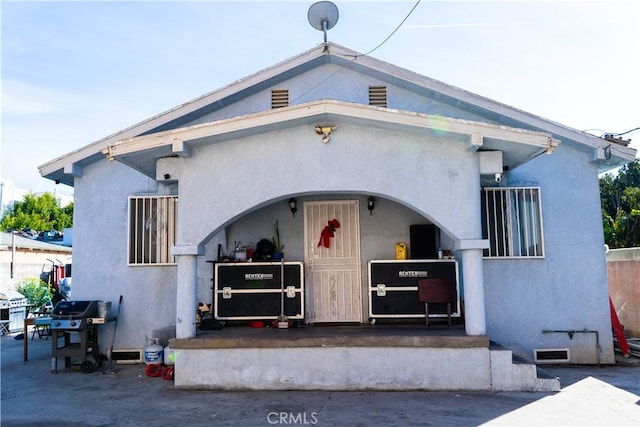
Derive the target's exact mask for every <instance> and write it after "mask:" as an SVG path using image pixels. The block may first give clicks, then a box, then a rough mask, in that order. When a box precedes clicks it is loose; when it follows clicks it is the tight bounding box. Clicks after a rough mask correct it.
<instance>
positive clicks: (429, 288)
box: [418, 277, 458, 326]
mask: <svg viewBox="0 0 640 427" xmlns="http://www.w3.org/2000/svg"><path fill="white" fill-rule="evenodd" d="M418 300H419V301H420V302H423V303H424V311H425V315H426V316H425V317H426V324H427V326H429V304H446V306H447V323H448V325H449V326H451V304H453V303H455V302H457V300H458V296H457V293H456V284H455V281H453V280H451V279H442V278H435V277H434V278H428V279H420V280H418Z"/></svg>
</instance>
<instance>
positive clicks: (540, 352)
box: [533, 348, 571, 363]
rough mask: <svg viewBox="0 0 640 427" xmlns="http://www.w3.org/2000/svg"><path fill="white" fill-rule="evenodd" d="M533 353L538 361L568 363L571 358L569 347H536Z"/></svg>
mask: <svg viewBox="0 0 640 427" xmlns="http://www.w3.org/2000/svg"><path fill="white" fill-rule="evenodd" d="M533 355H534V360H535V362H536V363H567V362H569V361H570V360H571V358H570V357H569V349H568V348H536V349H534V350H533Z"/></svg>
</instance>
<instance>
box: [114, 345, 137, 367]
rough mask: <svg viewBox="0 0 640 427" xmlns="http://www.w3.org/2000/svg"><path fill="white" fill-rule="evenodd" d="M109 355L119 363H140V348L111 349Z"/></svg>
mask: <svg viewBox="0 0 640 427" xmlns="http://www.w3.org/2000/svg"><path fill="white" fill-rule="evenodd" d="M111 357H112V358H113V360H115V362H116V363H117V364H119V365H134V364H136V363H142V350H139V349H126V350H113V352H112V353H111Z"/></svg>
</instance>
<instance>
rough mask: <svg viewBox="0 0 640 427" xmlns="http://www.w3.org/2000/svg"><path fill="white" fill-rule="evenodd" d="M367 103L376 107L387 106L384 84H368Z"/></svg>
mask: <svg viewBox="0 0 640 427" xmlns="http://www.w3.org/2000/svg"><path fill="white" fill-rule="evenodd" d="M369 105H373V106H376V107H386V106H387V87H386V86H369Z"/></svg>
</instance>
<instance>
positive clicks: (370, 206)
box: [367, 196, 376, 215]
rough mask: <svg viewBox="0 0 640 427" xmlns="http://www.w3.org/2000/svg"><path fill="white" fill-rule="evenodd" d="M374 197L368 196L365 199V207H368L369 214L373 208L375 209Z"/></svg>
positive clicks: (371, 213)
mask: <svg viewBox="0 0 640 427" xmlns="http://www.w3.org/2000/svg"><path fill="white" fill-rule="evenodd" d="M375 204H376V199H374V198H373V196H369V198H368V199H367V209H369V215H373V209H375V207H376V206H375Z"/></svg>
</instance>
